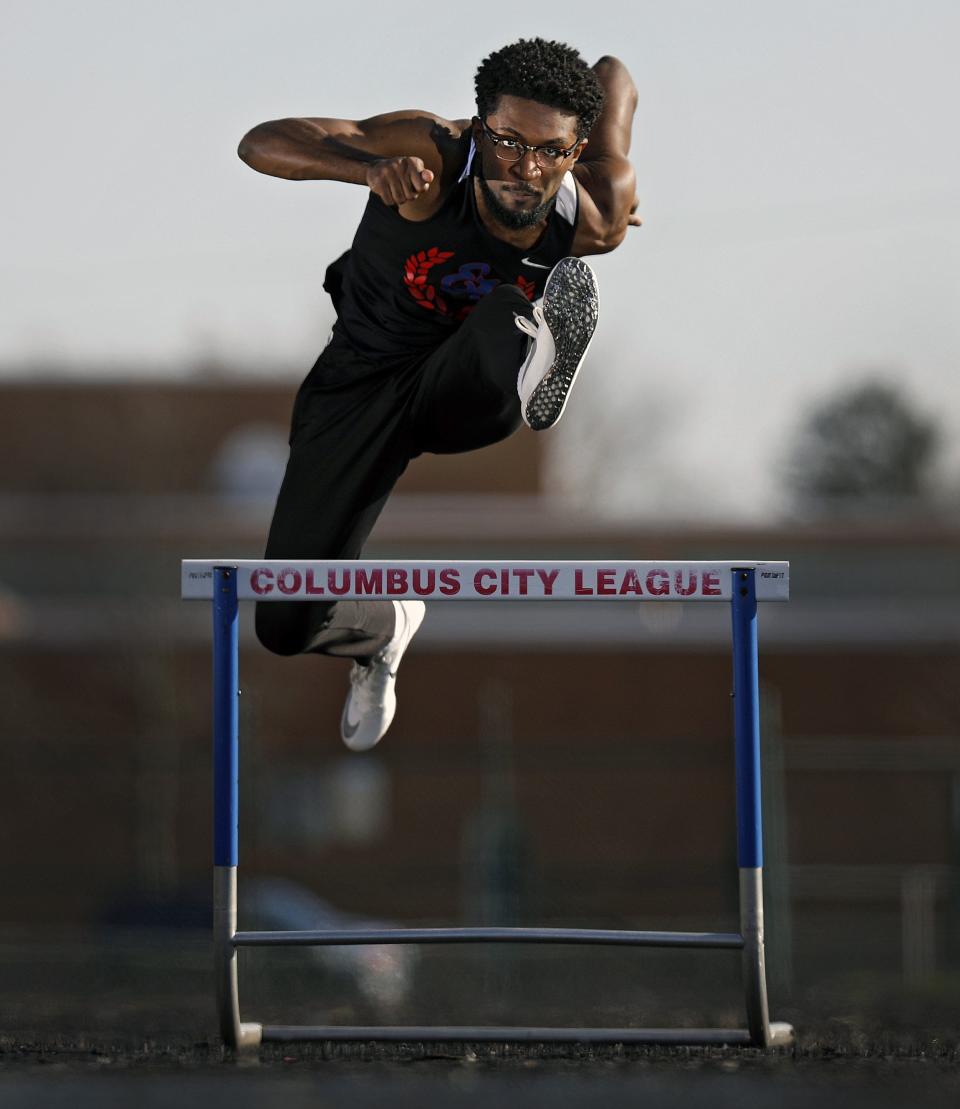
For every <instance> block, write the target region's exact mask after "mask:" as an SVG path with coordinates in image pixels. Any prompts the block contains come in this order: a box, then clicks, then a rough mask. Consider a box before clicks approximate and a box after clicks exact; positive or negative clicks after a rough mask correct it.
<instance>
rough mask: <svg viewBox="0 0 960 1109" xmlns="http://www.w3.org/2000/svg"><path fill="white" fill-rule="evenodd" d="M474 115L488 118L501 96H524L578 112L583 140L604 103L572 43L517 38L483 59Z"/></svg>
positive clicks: (599, 91) (478, 78)
mask: <svg viewBox="0 0 960 1109" xmlns="http://www.w3.org/2000/svg"><path fill="white" fill-rule="evenodd" d="M475 83H476V89H477V114H478V115H479V116H480V118H481V119H486V118H487V116H488V115H489V114H490V112H492V111H494V109H495V108H496V106H497V101H498V100H499V98H500V97H501V96H522V97H523V98H524V99H526V100H536V101H537V102H538V103H540V104H546V105H548V107H551V108H559V109H560V111H563V112H571V113H572V114H574V115H575V116H576V117H577V138H579V139H584V138H586V137H587V135H588V134H589V133H590V129H591V128H592V127H593V125H594V124H595V123H596V122H597V116H599V115H600V109H601V108H602V107H603V89H602V88H601V86H600V82H599V81H598V80H597V75H596V74H595V73H594V72H593V70H592V69H591V68H590V67H589V66H588V65H587V63H586V62H585V61H584V60H583V58H581V57H580V55H579V54H578V53H577V51H576V50H574V49H573V47H572V46H567V45H566V44H565V43H562V42H547V40H546V39H541V38H535V39H520V40H519V42H513V43H511V44H510V45H509V46H504V47H502V48H501V49H500V50H496V51H494V53H492V54H491V55H490V56H489V57H488V58H484V59H483V61H482V62H481V63H480V68H479V69H478V70H477V76H476V79H475Z"/></svg>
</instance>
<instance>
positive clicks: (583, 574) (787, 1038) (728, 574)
mask: <svg viewBox="0 0 960 1109" xmlns="http://www.w3.org/2000/svg"><path fill="white" fill-rule="evenodd" d="M181 595H182V596H183V597H184V598H185V599H188V600H207V601H212V602H213V741H214V758H213V771H214V773H213V799H214V867H213V872H214V915H213V930H214V958H215V963H216V983H217V1008H218V1014H219V1020H220V1031H221V1035H222V1036H223V1039H224V1042H225V1043H226V1044H227V1045H228V1046H230V1047H234V1048H253V1047H256V1046H257V1045H258V1044H260V1043H261V1042H263V1041H289V1040H362V1041H371V1040H373V1041H419V1042H424V1041H427V1042H468V1043H480V1042H498V1043H499V1042H508V1043H509V1042H526V1043H558V1042H566V1043H595V1044H596V1043H625V1044H626V1043H659V1044H715V1045H718V1044H729V1045H735V1044H743V1045H750V1044H752V1045H755V1046H757V1047H762V1048H770V1047H780V1046H787V1045H789V1044H790V1043H792V1042H793V1028H792V1026H791V1025H789V1024H785V1023H782V1022H771V1020H770V1017H769V1012H768V1006H767V985H766V972H765V968H764V939H763V847H762V840H763V826H762V809H761V799H760V701H759V678H758V653H757V602H758V600H769V601H786V600H787V599H788V597H789V565H788V564H787V563H785V562H756V561H751V560H742V561H739V562H604V563H601V562H553V563H546V562H536V561H533V562H496V561H495V562H442V561H418V562H412V561H401V562H371V561H337V562H277V561H252V560H240V561H236V560H229V559H219V560H217V559H204V560H192V559H191V560H187V561H184V562H183V564H182V568H181ZM319 597H323V598H325V599H327V600H329V599H331V598H333V597H337V598H345V599H356V600H381V599H390V600H400V599H404V598H422V599H427V600H498V601H510V600H527V601H529V600H564V601H569V600H576V601H587V600H621V601H677V602H679V601H713V602H726V603H729V604H730V608H731V615H732V632H733V679H734V686H733V688H734V740H735V768H736V805H737V861H738V867H739V878H740V931H739V932H643V931H632V930H619V929H618V930H611V929H592V928H377V929H372V928H365V929H336V930H333V929H320V930H314V931H289V932H242V931H237V857H238V833H239V811H238V778H239V726H238V720H239V717H238V697H239V647H238V635H237V619H238V608H239V601H241V600H265V601H303V600H309V599H313V600H316V599H317V598H319ZM385 943H390V944H392V943H415V944H421V943H424V944H425V943H534V944H595V945H615V946H627V947H683V948H719V949H723V950H730V949H736V950H740V951H742V953H743V955H742V966H743V988H744V998H745V1002H746V1016H747V1021H746V1023H747V1027H746V1028H577V1027H569V1028H567V1027H562V1028H536V1027H529V1028H528V1027H517V1028H511V1027H489V1026H456V1027H443V1026H426V1027H419V1026H406V1027H404V1026H387V1027H375V1026H362V1027H352V1026H323V1025H319V1026H312V1025H309V1026H308V1025H263V1024H258V1023H255V1022H250V1021H243V1020H241V1017H240V1002H239V993H238V982H237V950H238V948H241V947H273V946H323V945H328V946H336V945H351V944H385Z"/></svg>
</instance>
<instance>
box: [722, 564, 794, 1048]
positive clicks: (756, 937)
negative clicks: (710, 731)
mask: <svg viewBox="0 0 960 1109" xmlns="http://www.w3.org/2000/svg"><path fill="white" fill-rule="evenodd" d="M732 573H733V597H732V610H733V712H734V736H735V742H736V759H735V762H736V783H737V865H738V867H739V870H740V934H741V935H742V936H743V985H744V994H745V1001H746V1007H747V1027H748V1028H749V1030H750V1037H751V1039H752V1040H753V1042H754V1043H755V1044H756V1045H757V1046H758V1047H764V1048H768V1047H773V1046H779V1045H783V1044H788V1043H791V1042H792V1040H793V1029H792V1028H791V1026H790V1025H789V1024H781V1023H775V1024H771V1023H770V1015H769V1010H768V1008H767V974H766V966H765V962H764V951H763V831H762V829H763V824H762V809H761V798H760V676H759V666H758V661H757V653H758V652H757V594H756V571H755V570H753V569H742V570H739V569H735V570H733V571H732Z"/></svg>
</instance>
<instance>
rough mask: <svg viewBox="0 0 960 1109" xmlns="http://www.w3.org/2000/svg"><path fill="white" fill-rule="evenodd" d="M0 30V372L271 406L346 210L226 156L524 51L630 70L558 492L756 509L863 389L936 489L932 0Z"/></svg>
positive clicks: (938, 27)
mask: <svg viewBox="0 0 960 1109" xmlns="http://www.w3.org/2000/svg"><path fill="white" fill-rule="evenodd" d="M3 24H4V26H3V35H2V38H0V103H2V105H3V107H2V109H0V110H2V113H3V134H4V140H5V141H4V162H5V173H4V203H3V205H2V208H0V221H2V222H0V230H2V243H3V250H2V255H0V374H2V375H5V376H10V375H11V374H14V373H17V374H20V375H23V374H24V373H35V372H36V370H35V367H36V366H37V365H38V364H40V363H57V364H60V365H61V366H62V368H63V369H64V371H66V372H73V373H78V374H79V373H89V372H90V371H91V369H92V370H95V371H96V372H97V373H99V374H101V375H104V374H113V375H116V374H118V373H121V372H124V373H126V372H131V371H132V372H141V373H147V372H149V373H152V374H163V373H167V374H182V373H183V372H184V369H183V367H184V365H185V364H186V363H188V362H190V361H192V360H195V359H196V357H197V356H198V355H203V356H207V357H211V356H214V357H217V358H219V359H220V360H221V361H222V362H223V363H225V364H226V365H227V366H229V367H234V368H235V369H236V372H237V373H243V374H247V375H249V374H251V373H262V374H267V375H273V376H277V375H279V376H280V377H282V378H283V379H284V380H289V381H290V382H291V387H292V386H293V385H294V384H295V382H296V381H297V380H298V378H299V377H300V376H302V374H303V373H305V372H306V370H307V369H308V368H309V366H310V365H311V364H312V362H313V360H314V358H315V357H316V354H317V352H318V350H319V348H320V346H321V345H322V343H323V341H324V339H325V336H326V333H327V330H328V328H329V324H330V320H331V310H330V307H329V303H328V301H327V298H326V295H325V294H324V293H323V291H322V289H321V282H322V278H323V271H324V268H325V266H326V264H327V263H328V262H329V261H330V260H332V258H333V257H335V256H336V255H337V254H338V253H340V252H341V251H342V250H344V249H346V247H347V246H349V242H350V238H351V236H352V232H353V228H354V226H355V224H356V221H357V219H358V218H359V215H360V212H361V210H362V207H363V203H364V199H365V196H364V191H363V190H362V189H359V188H357V187H355V186H348V185H339V184H331V183H320V182H316V183H313V182H311V183H296V184H294V183H290V182H283V181H276V180H272V179H269V178H266V177H262V176H259V175H257V174H255V173H253V172H252V171H251V170H249V169H247V168H246V167H245V166H243V165H242V164H241V163H240V162H239V160H238V159H237V158H236V154H235V150H236V144H237V142H238V140H239V138H240V136H241V135H242V134H243V133H244V131H245V130H247V129H248V128H249V127H250V126H252V125H253V124H254V123H257V122H259V121H261V120H264V119H271V118H276V117H278V116H284V115H334V116H337V115H341V116H346V117H354V118H360V117H363V116H367V115H371V114H374V113H376V112H380V111H386V110H390V109H394V108H401V107H422V108H428V109H431V110H433V111H436V112H439V113H441V114H444V115H448V116H450V117H452V118H457V117H462V116H467V115H470V114H472V111H473V101H472V97H473V85H472V80H473V72H474V70H475V68H476V65H477V63H478V61H479V60H480V58H481V57H482V56H483V55H484V54H486V53H489V51H490V50H492V49H495V48H497V47H498V46H501V45H503V44H504V43H505V42H508V41H512V40H514V39H516V38H519V37H522V36H532V35H537V34H539V35H542V36H544V37H548V38H558V39H562V40H565V41H568V42H570V43H572V44H573V45H575V46H577V47H578V48H579V49H580V51H581V52H582V53H583V54H584V56H585V57H586V58H587V59H588V60H589V61H591V62H592V61H594V60H596V58H597V57H599V56H600V55H601V54H604V53H614V54H616V55H618V56H619V57H620V58H622V59H623V61H624V62H625V63H626V64H627V65H628V67H629V68H630V70H631V72H632V74H633V76H634V79H635V81H636V83H637V85H638V87H639V90H640V109H639V112H638V117H637V123H636V128H635V145H634V150H633V155H634V160H635V164H636V166H637V170H638V174H639V180H640V194H641V201H642V202H641V209H642V213H643V216H644V219H645V226H644V227H643V228H642V229H640V230H637V231H634V232H631V235H630V238H629V240H628V242H627V243H626V244H625V245H624V246H623V247H621V248H620V249H619V250H618V251H617V252H615V253H614V254H612V255H609V256H605V257H602V258H599V259H597V260H596V263H595V268H596V270H597V272H598V276H599V279H600V285H601V324H600V331H599V333H598V336H597V339H596V342H595V344H594V347H593V348H592V350H591V356H590V360H589V363H588V365H587V367H586V368H585V369H584V371H583V374H582V375H581V380H580V382H578V386H577V394H576V395H575V397H574V398H573V401H571V406H570V409H569V410H568V411H569V412H570V415H569V416H565V418H564V421H565V423H569V428H567V427H565V426H564V425H561V427H560V428H559V429H558V431H557V432H556V433H554V440H553V444H554V456H555V459H556V466H555V470H554V473H555V475H558V476H557V478H556V479H557V480H560V479H564V480H566V481H568V482H569V483H570V484H572V485H574V486H576V485H577V483H578V482H580V483H581V484H582V481H583V480H584V477H583V475H584V474H585V473H586V472H587V471H589V472H590V473H591V474H592V473H594V472H595V471H597V470H598V469H599V472H600V473H601V474H602V475H603V477H604V479H605V480H604V483H603V486H604V488H605V489H606V490H608V493H607V494H604V493H603V492H602V490H595V492H598V493H599V495H600V496H601V499H602V497H603V496H604V495H606V496H608V498H609V501H610V503H617V504H618V505H620V506H621V507H630V508H633V509H636V510H637V511H640V512H644V513H660V512H662V513H666V514H669V515H671V516H701V517H703V516H710V517H717V516H729V517H731V518H733V517H736V518H740V519H762V518H764V517H766V516H769V515H770V514H774V515H775V514H777V512H778V511H779V505H780V493H779V489H778V482H777V474H776V465H777V461H778V459H779V458H780V457H781V456H782V453H783V448H784V444H785V442H786V441H787V440H788V438H789V435H790V432H791V430H792V428H793V427H794V425H795V422H796V419H797V416H798V413H799V412H800V411H801V410H802V408H803V407H804V406H805V405H806V404H807V403H808V402H810V401H811V400H814V399H816V398H818V397H820V396H822V395H824V394H825V392H827V391H828V390H830V389H831V388H835V387H836V386H838V385H840V384H842V383H844V382H847V381H855V380H857V379H858V378H859V377H861V376H862V375H863V373H864V372H865V371H869V370H879V371H883V372H885V373H886V374H887V375H888V376H889V377H890V378H891V379H893V380H898V381H901V382H902V383H903V384H904V385H905V387H906V388H907V389H908V391H909V392H910V394H911V395H912V396H913V398H914V399H915V400H916V402H917V403H918V405H919V406H921V407H922V408H924V409H926V410H928V411H930V412H934V413H936V414H937V415H938V417H939V418H940V420H941V421H942V423H943V425H944V428H945V430H946V432H947V434H948V445H949V450H948V452H947V454H946V456H945V458H944V470H943V473H944V478H945V480H947V481H949V482H951V483H952V484H953V485H955V486H956V485H960V450H958V449H957V448H956V447H955V446H954V444H956V443H958V442H960V434H958V433H960V385H958V383H957V377H958V370H960V311H958V308H960V304H958V301H960V295H958V294H960V276H958V274H960V144H958V143H957V141H956V138H955V136H956V131H957V123H956V113H957V108H958V105H960V76H958V73H960V67H958V65H957V60H956V43H957V42H958V41H960V4H958V3H957V2H956V0H913V2H906V0H808V2H795V3H785V2H781V0H731V2H728V3H721V2H715V3H710V2H694V0H671V2H670V3H667V2H665V0H661V2H659V3H654V2H650V0H632V2H629V3H611V2H609V0H594V2H591V3H578V4H575V3H571V2H569V0H558V2H556V3H554V4H552V5H549V6H548V7H543V6H537V8H536V10H535V9H534V6H532V5H531V6H529V7H528V6H524V5H517V4H516V3H512V2H511V3H503V2H501V0H494V2H490V3H486V4H475V5H470V6H466V5H460V4H456V5H454V4H450V5H436V4H433V5H429V6H427V7H423V6H410V5H396V4H384V3H357V4H353V5H337V6H336V7H334V8H333V9H332V11H331V6H328V5H322V4H319V3H316V2H314V3H306V2H305V0H274V2H272V3H271V4H269V5H267V4H264V3H262V2H257V3H253V2H249V0H229V2H227V0H191V2H190V3H186V2H182V0H164V2H163V3H160V2H159V0H156V2H147V0H125V2H114V0H86V2H85V3H83V4H76V3H73V2H69V0H30V2H24V0H6V2H5V3H4V18H3ZM576 405H579V408H576ZM575 409H576V410H575ZM594 429H596V430H594ZM601 440H602V442H603V444H604V445H603V447H602V449H600V450H594V449H593V448H592V447H591V443H592V442H600V441H601ZM608 444H612V445H608ZM581 462H582V463H583V464H582V465H581ZM745 489H748V490H750V496H749V497H748V498H746V501H745V499H744V490H745Z"/></svg>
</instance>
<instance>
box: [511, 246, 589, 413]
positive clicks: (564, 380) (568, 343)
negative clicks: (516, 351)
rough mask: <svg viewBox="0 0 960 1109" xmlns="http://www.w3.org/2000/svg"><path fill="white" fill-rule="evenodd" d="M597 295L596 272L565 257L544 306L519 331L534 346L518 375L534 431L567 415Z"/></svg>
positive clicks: (551, 280)
mask: <svg viewBox="0 0 960 1109" xmlns="http://www.w3.org/2000/svg"><path fill="white" fill-rule="evenodd" d="M598 310H599V296H598V290H597V279H596V276H595V275H594V272H593V270H592V269H590V267H589V266H588V265H587V263H586V262H584V261H583V259H582V258H561V259H560V261H559V262H557V264H556V265H555V266H554V267H553V269H552V270H551V271H550V274H549V276H548V277H547V284H546V286H545V287H544V291H543V302H542V305H539V304H538V305H536V306H535V307H534V309H533V319H532V320H528V319H527V318H526V317H525V316H517V318H516V324H517V327H518V328H520V330H521V331H522V332H523V333H524V334H525V335H529V336H530V338H531V339H532V340H533V342H532V343H531V345H530V350H529V351H528V352H527V358H526V361H525V362H524V363H523V365H522V366H521V367H520V373H519V375H518V376H517V392H518V393H519V394H520V412H521V414H522V416H523V420H524V423H526V425H527V426H528V427H532V428H533V430H534V431H545V430H546V429H547V428H548V427H553V425H554V424H555V423H556V422H557V421H558V420H559V419H560V417H561V416H562V415H563V410H564V408H565V407H566V404H567V398H568V397H569V396H570V390H571V389H572V388H573V383H574V381H575V380H576V376H577V373H578V372H579V370H580V366H581V363H582V362H583V360H584V358H585V357H586V354H587V349H588V348H589V346H590V341H591V339H592V338H593V333H594V331H595V330H596V327H597V313H598Z"/></svg>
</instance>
